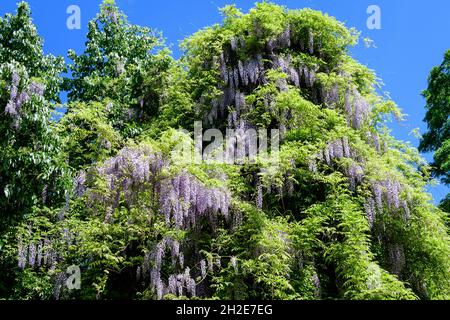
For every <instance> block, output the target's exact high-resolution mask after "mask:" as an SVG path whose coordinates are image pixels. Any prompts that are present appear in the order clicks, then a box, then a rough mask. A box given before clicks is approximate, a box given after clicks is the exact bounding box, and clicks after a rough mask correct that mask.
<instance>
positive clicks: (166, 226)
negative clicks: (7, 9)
mask: <svg viewBox="0 0 450 320" xmlns="http://www.w3.org/2000/svg"><path fill="white" fill-rule="evenodd" d="M222 13H223V15H224V21H223V23H222V24H217V25H214V26H211V27H208V28H205V29H203V30H200V31H198V32H197V33H195V34H194V35H192V36H191V37H189V38H187V39H186V40H185V41H184V42H183V44H182V48H183V50H184V55H183V57H182V58H181V59H180V60H179V61H175V60H174V59H173V58H171V56H170V52H169V51H168V50H167V49H166V48H165V47H164V45H163V42H162V40H161V37H160V35H158V34H156V33H154V32H153V31H152V30H150V29H148V28H141V27H137V26H133V25H131V24H129V23H128V22H127V20H126V18H125V16H124V15H123V13H122V12H120V10H119V9H118V7H117V6H116V5H115V4H114V1H105V3H104V4H103V5H102V6H101V9H100V13H99V15H98V16H97V17H96V18H95V19H93V20H92V21H91V22H90V23H89V33H88V41H87V44H86V49H85V52H84V53H83V54H81V55H76V54H75V53H74V52H73V51H71V52H69V56H70V57H71V59H72V60H73V63H72V64H71V65H70V66H69V67H70V70H71V71H72V77H71V78H70V79H65V88H66V89H67V90H68V91H69V104H68V108H67V109H68V110H67V113H66V114H65V115H64V117H63V118H62V119H61V120H60V121H58V122H57V123H54V122H51V121H50V115H51V111H52V110H53V109H52V108H54V102H55V101H56V97H55V96H52V95H51V94H52V92H54V93H57V92H58V90H59V88H58V86H57V85H59V84H61V79H60V78H59V77H58V74H59V73H60V72H61V71H62V68H63V65H62V64H61V63H60V61H59V60H58V59H56V58H50V57H45V56H43V55H42V54H39V55H36V57H35V56H34V55H33V59H28V58H27V59H22V60H20V59H19V58H18V61H16V62H14V63H16V64H17V66H15V68H16V69H18V70H20V71H18V73H20V75H21V79H25V80H21V84H20V88H21V89H22V88H24V87H26V85H27V83H26V81H31V80H28V79H31V78H32V77H34V78H39V79H41V81H46V82H45V84H47V83H48V85H49V87H50V88H53V87H52V86H55V87H54V88H55V91H50V93H49V96H47V95H44V97H33V98H32V99H31V100H30V101H28V102H27V104H25V105H24V107H23V111H21V114H22V113H23V119H28V118H29V119H30V120H27V121H29V122H24V120H21V121H22V122H21V123H20V126H19V128H17V126H16V128H14V126H12V127H11V122H12V121H14V117H12V116H11V115H10V114H7V113H6V112H5V113H2V114H1V117H0V120H1V122H0V130H3V131H4V136H6V137H8V138H7V139H6V140H5V141H4V142H3V144H2V149H1V153H0V156H1V158H0V159H1V161H2V165H3V167H2V171H1V178H0V184H1V187H2V189H0V191H1V190H3V189H4V190H5V191H6V193H5V195H1V194H0V201H1V203H0V206H1V207H0V210H1V212H2V215H3V214H4V213H7V212H9V211H8V210H12V209H11V208H18V206H17V204H12V203H10V202H8V201H19V199H22V200H23V201H25V200H26V201H30V199H34V200H33V202H32V203H27V206H23V207H20V210H18V211H17V214H21V217H22V219H21V220H19V221H17V222H16V223H14V224H12V223H8V228H6V229H4V230H5V231H2V234H1V235H2V237H1V240H0V241H2V242H0V253H1V255H0V262H1V263H2V267H3V270H7V271H6V272H5V274H4V275H2V277H3V278H2V279H1V280H0V297H1V298H14V299H87V300H92V299H296V300H313V299H361V300H364V299H373V300H377V299H380V300H397V299H405V300H407V299H449V298H450V280H449V279H450V277H449V274H450V260H449V259H448V258H449V256H450V238H449V234H448V228H447V226H446V225H445V216H444V213H443V212H442V211H441V210H440V209H438V208H436V207H435V206H434V205H432V202H431V200H432V199H431V197H430V195H429V194H427V193H426V192H425V187H426V184H427V181H428V180H429V178H430V176H431V173H430V168H429V167H428V166H427V165H426V163H425V162H424V160H423V159H422V158H421V157H420V155H419V153H418V151H417V150H416V149H414V148H411V147H410V146H409V145H408V144H406V143H403V142H401V141H396V140H395V139H394V138H392V136H391V135H390V133H389V130H388V128H387V122H388V121H389V119H390V118H391V117H392V116H395V117H397V118H401V117H402V113H401V111H400V110H399V109H398V108H397V106H396V105H395V103H394V102H393V101H391V100H390V99H389V98H388V97H385V96H382V95H380V94H379V93H378V91H377V90H376V88H377V86H379V85H380V84H379V83H377V82H376V81H377V80H376V79H377V78H376V76H375V74H374V72H373V71H371V70H369V69H368V68H367V67H365V66H363V65H361V64H359V63H358V62H357V61H355V60H354V59H352V58H351V57H350V55H349V53H348V48H349V47H351V46H353V45H355V44H356V43H357V40H358V34H357V32H356V31H355V30H353V29H348V28H347V27H345V25H344V24H343V23H341V22H339V21H337V20H336V19H334V18H332V17H329V16H327V15H324V14H322V13H320V12H317V11H313V10H310V9H303V10H287V9H286V8H284V7H282V6H278V5H275V4H271V3H266V2H263V3H257V4H256V5H255V7H254V8H253V9H251V10H250V11H249V12H248V13H242V12H241V11H240V10H239V9H237V8H236V7H234V6H227V7H225V8H224V9H222ZM17 21H21V25H20V28H19V27H17V26H15V28H16V29H17V30H27V32H25V31H24V32H23V33H21V32H19V33H11V32H10V29H11V28H12V27H11V26H10V25H11V24H14V25H15V24H17V23H18V22H17ZM29 30H34V29H33V27H32V24H31V20H30V17H29V10H28V7H27V6H26V5H25V4H21V5H20V6H19V10H18V13H17V15H15V16H7V17H6V18H5V19H3V20H0V35H2V37H1V39H2V40H1V41H3V39H4V38H5V36H6V35H10V37H12V39H13V40H10V41H7V42H5V43H1V45H2V46H1V47H0V57H4V56H5V55H6V56H8V57H9V53H8V54H7V53H3V51H4V50H7V52H11V50H15V53H14V54H13V55H12V56H14V57H15V56H17V57H21V56H22V55H23V54H25V53H27V54H30V50H28V49H27V48H24V47H17V46H16V45H15V43H21V42H23V43H33V44H34V45H36V46H37V47H36V48H40V42H41V40H40V39H39V38H38V36H37V35H36V34H35V33H30V32H28V31H29ZM24 36H27V37H28V36H33V37H34V39H32V41H31V40H30V41H25V40H23V37H24ZM12 44H14V45H12ZM4 48H6V49H4ZM35 50H37V49H34V50H31V52H35ZM39 50H41V49H39ZM39 50H38V52H39ZM5 52H6V51H5ZM52 59H53V60H52ZM24 61H33V62H32V64H30V65H27V64H26V63H25V62H24ZM1 62H2V64H1V65H2V67H1V68H2V69H1V70H2V71H1V72H0V75H1V78H0V79H1V80H0V81H2V82H1V84H2V85H1V89H0V90H2V91H0V93H1V95H0V97H1V101H2V103H3V104H4V105H6V104H7V102H8V100H9V99H10V91H11V90H10V89H11V88H10V85H9V83H10V82H11V81H12V80H11V77H12V75H11V71H8V70H10V69H11V66H10V65H11V63H10V64H8V63H7V62H6V61H5V60H2V61H1ZM14 63H12V64H14ZM30 63H31V62H30ZM48 65H51V66H52V67H51V68H50V69H46V67H45V66H48ZM38 66H40V67H38ZM42 66H44V67H42ZM28 69H29V70H28ZM37 70H39V72H40V73H36V72H38V71H37ZM42 70H46V71H45V73H42V72H44V71H42ZM33 72H35V73H36V74H35V73H33ZM26 73H27V76H25V74H26ZM22 81H23V82H24V83H23V84H22ZM46 92H47V91H46ZM46 94H47V93H46ZM21 119H22V118H21ZM31 119H33V121H34V122H37V124H36V126H37V128H38V129H37V130H34V129H33V130H31V128H35V127H33V123H34V122H32V121H31ZM196 119H198V120H201V121H202V123H203V128H204V129H208V128H219V129H222V130H224V129H225V128H229V127H232V128H242V127H244V128H266V129H277V128H280V139H281V143H280V149H279V151H275V150H272V151H271V152H270V154H269V155H270V157H264V156H260V157H257V158H256V160H255V161H249V160H246V161H243V163H239V164H221V163H217V162H214V161H212V162H202V163H195V162H192V161H188V160H189V158H191V159H193V157H194V154H193V151H194V150H195V149H196V148H198V145H197V141H196V140H195V138H196V137H194V135H192V134H191V133H190V132H191V131H192V129H193V128H194V123H193V122H194V120H196ZM20 128H23V129H24V132H23V133H21V135H20V137H19V136H18V130H20ZM177 129H184V131H180V130H177ZM43 130H45V132H44V131H43ZM3 131H2V132H3ZM30 132H31V133H32V134H30ZM27 141H30V142H27ZM23 143H26V145H25V146H22V145H19V144H23ZM275 143H276V142H275V141H274V140H272V141H271V142H270V143H269V144H270V146H274V145H275ZM30 145H32V146H34V147H35V148H36V151H35V152H39V153H40V154H41V155H42V157H43V158H42V159H41V158H36V156H35V155H33V153H32V152H31V153H30V151H29V150H30V148H31V147H30ZM47 145H48V147H47ZM442 145H443V146H445V143H443V144H442ZM50 146H51V147H50ZM57 146H58V147H57ZM180 147H182V148H180ZM174 150H177V151H178V152H179V153H175V152H174ZM15 153H21V154H22V156H23V157H27V159H28V157H30V158H31V159H39V161H41V160H42V162H39V161H38V162H37V163H34V166H29V165H27V162H20V165H21V167H19V166H18V165H16V164H14V166H12V165H11V163H15V162H14V161H16V159H18V157H17V156H16V155H15ZM441 153H442V154H448V153H445V150H444V151H443V152H441ZM437 156H438V157H439V152H438V153H437ZM47 157H48V160H47ZM273 159H278V161H277V162H274V161H273ZM37 164H39V165H37ZM43 164H45V165H43ZM13 168H14V169H13ZM18 168H23V169H20V170H21V171H18V170H19V169H18ZM24 170H28V171H26V172H29V173H27V176H26V177H27V178H26V179H28V180H19V178H20V177H22V175H21V173H20V172H25V171H24ZM65 170H67V172H68V173H71V179H70V181H71V182H72V183H71V185H70V186H67V185H64V184H63V182H65V181H67V176H66V171H65ZM30 176H33V177H36V178H39V179H43V180H44V181H46V180H45V179H49V180H50V181H51V182H52V183H51V184H50V183H49V184H48V190H52V192H53V193H54V194H55V197H56V195H63V198H64V195H65V200H66V201H65V203H64V201H62V203H61V199H59V198H58V197H56V198H55V200H51V201H44V202H40V201H38V200H35V198H36V197H37V195H39V191H40V190H41V189H40V188H41V185H40V184H39V183H32V184H30V180H29V177H30ZM24 179H25V178H24ZM60 180H61V182H59V181H60ZM37 181H40V180H37ZM42 183H44V182H42ZM26 186H28V188H27V189H26V190H25V191H24V190H23V189H24V188H25V187H26ZM62 186H64V187H63V188H62V191H60V189H58V188H59V187H62ZM19 188H21V189H19ZM34 188H36V190H35V189H34ZM53 189H54V190H55V191H53ZM17 192H20V196H17ZM48 192H50V191H48ZM58 192H59V193H58ZM2 197H3V198H2ZM5 197H6V198H5ZM4 199H5V200H4ZM8 199H11V200H8ZM14 199H17V200H14ZM22 200H21V201H22ZM71 265H76V266H80V268H81V276H82V278H81V289H80V290H68V289H67V288H66V287H65V285H64V281H65V276H66V273H65V271H66V270H67V267H69V266H71Z"/></svg>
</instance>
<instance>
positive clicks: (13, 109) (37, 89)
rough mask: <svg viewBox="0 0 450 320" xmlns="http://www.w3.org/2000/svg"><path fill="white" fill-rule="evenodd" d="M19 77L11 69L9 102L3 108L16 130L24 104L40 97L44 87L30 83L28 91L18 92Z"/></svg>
mask: <svg viewBox="0 0 450 320" xmlns="http://www.w3.org/2000/svg"><path fill="white" fill-rule="evenodd" d="M20 80H21V78H20V75H19V73H18V72H17V70H15V69H14V68H12V75H11V84H10V86H8V90H9V92H10V96H9V101H8V103H7V104H6V107H5V113H6V114H7V115H9V116H11V117H12V118H13V119H14V123H13V126H14V127H15V128H16V129H17V128H18V126H19V121H20V117H21V116H20V112H21V109H22V107H23V105H24V104H26V103H27V102H29V101H30V99H31V96H33V95H37V96H40V97H42V96H43V95H44V91H45V86H44V85H43V84H41V83H36V82H32V83H31V84H30V85H29V87H28V89H26V90H23V91H22V92H20V90H19V87H20Z"/></svg>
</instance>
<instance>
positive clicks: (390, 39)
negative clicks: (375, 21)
mask: <svg viewBox="0 0 450 320" xmlns="http://www.w3.org/2000/svg"><path fill="white" fill-rule="evenodd" d="M16 2H18V1H16V0H2V3H1V5H0V14H1V15H4V14H5V13H7V12H12V11H14V9H15V5H16ZM28 2H29V3H30V5H31V9H32V11H33V18H34V22H35V23H36V25H37V27H38V31H39V33H40V34H41V36H43V38H44V39H45V51H46V52H47V53H52V54H55V55H63V56H65V55H66V53H67V50H68V49H74V50H75V51H77V52H81V51H82V50H83V46H84V42H85V35H86V31H87V23H88V21H89V20H90V19H92V18H93V17H94V16H95V14H96V12H97V11H98V6H99V4H100V3H101V0H95V1H94V0H45V1H43V0H29V1H28ZM116 2H117V3H118V5H119V6H120V7H121V9H122V10H123V11H124V12H125V13H126V14H127V15H128V18H129V20H130V22H131V23H134V24H139V25H146V26H149V27H152V28H155V29H158V30H160V31H162V32H163V34H164V36H165V37H166V38H167V42H168V44H170V45H171V48H172V50H173V52H174V56H176V57H178V56H179V55H180V51H179V50H178V43H179V41H180V40H182V39H184V38H185V37H186V36H188V35H190V34H192V33H194V32H195V31H197V30H199V29H201V28H203V27H206V26H208V25H211V24H214V23H218V22H220V21H221V16H220V13H219V12H218V10H217V9H218V8H219V7H223V6H224V5H226V4H231V3H235V4H236V5H237V6H238V7H239V8H241V9H243V10H244V11H247V10H248V9H249V8H251V7H252V6H253V3H254V2H255V1H253V0H235V1H233V0H192V1H186V0H166V1H160V0H150V1H149V0H117V1H116ZM273 2H275V3H278V4H282V5H285V6H287V7H288V8H292V9H297V8H304V7H310V8H313V9H317V10H320V11H323V12H326V13H328V14H329V15H332V16H335V17H336V18H337V19H339V20H341V21H343V22H345V24H346V25H347V26H348V27H356V28H357V29H358V30H359V31H361V33H362V37H370V38H371V39H373V40H374V41H375V45H376V48H366V47H365V46H364V45H363V44H362V43H361V44H360V45H359V46H357V47H356V48H354V49H352V55H353V56H354V57H355V58H356V59H357V60H359V61H360V62H362V63H364V64H366V65H367V66H369V67H370V68H371V69H374V70H375V71H376V73H377V75H378V76H379V77H380V78H381V79H382V80H383V82H384V84H385V87H384V90H385V91H387V92H389V93H390V95H391V97H392V99H393V100H394V101H396V102H397V104H398V105H399V106H400V107H401V108H402V109H403V111H404V113H406V114H407V115H408V117H407V120H406V121H405V122H402V123H393V124H392V126H391V127H392V129H393V134H394V136H395V137H396V138H399V139H401V140H404V141H410V142H411V144H412V145H414V146H417V145H418V140H417V139H416V138H415V137H414V136H412V135H411V134H410V132H411V131H412V130H413V129H415V128H420V132H422V133H424V132H425V131H426V124H425V123H423V122H422V119H423V118H424V116H425V109H424V105H425V102H424V99H423V98H422V97H421V95H420V93H421V91H422V90H423V89H425V88H426V87H427V76H428V74H429V71H430V70H431V68H432V67H433V66H435V65H438V64H440V62H441V61H442V59H443V54H444V52H445V51H446V50H447V49H449V48H450V41H449V40H450V36H449V35H450V19H449V18H448V14H449V12H450V1H448V0H428V1H410V0H370V1H368V0H333V1H330V0H273ZM70 5H78V6H79V7H80V9H81V19H82V21H81V23H82V28H81V29H80V30H69V29H68V28H67V27H66V20H67V18H68V16H69V15H68V14H66V9H67V7H68V6H70ZM369 5H378V6H379V7H380V8H381V19H382V20H381V21H382V26H381V29H380V30H369V29H368V28H367V26H366V21H367V18H368V17H369V15H368V14H367V13H366V10H367V8H368V6H369ZM426 157H427V159H430V155H426ZM430 191H431V192H432V193H433V195H434V197H435V199H436V200H439V199H442V197H444V195H445V194H446V193H447V192H449V189H448V188H446V187H444V186H436V187H430Z"/></svg>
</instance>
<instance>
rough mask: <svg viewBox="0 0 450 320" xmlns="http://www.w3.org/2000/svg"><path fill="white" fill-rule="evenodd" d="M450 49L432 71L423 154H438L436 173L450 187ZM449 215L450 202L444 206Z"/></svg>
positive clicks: (427, 94) (425, 92) (426, 97)
mask: <svg viewBox="0 0 450 320" xmlns="http://www.w3.org/2000/svg"><path fill="white" fill-rule="evenodd" d="M449 87H450V50H449V51H447V52H446V53H445V57H444V61H443V62H442V64H441V65H440V66H438V67H435V68H433V70H431V73H430V76H429V78H428V89H427V90H425V91H424V92H423V96H424V97H425V99H426V100H427V106H426V108H427V110H428V112H427V114H426V117H425V121H426V122H427V123H428V129H429V131H428V132H427V133H425V134H424V136H423V139H422V142H421V144H420V148H419V149H420V150H421V151H424V152H426V151H435V152H436V153H435V156H434V164H433V170H434V173H435V174H436V176H438V177H442V180H443V182H444V183H445V184H450V157H449V155H450V122H449V116H450V101H449V99H450V98H449V97H450V92H449ZM442 208H443V209H444V210H445V209H446V211H447V212H449V210H448V200H445V201H444V202H443V203H442Z"/></svg>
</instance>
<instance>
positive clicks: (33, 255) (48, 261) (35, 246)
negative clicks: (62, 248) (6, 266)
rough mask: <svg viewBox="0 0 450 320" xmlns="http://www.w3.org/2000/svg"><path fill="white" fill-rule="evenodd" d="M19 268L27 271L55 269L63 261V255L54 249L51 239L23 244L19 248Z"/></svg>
mask: <svg viewBox="0 0 450 320" xmlns="http://www.w3.org/2000/svg"><path fill="white" fill-rule="evenodd" d="M17 251H18V267H19V268H20V269H22V270H23V269H25V268H26V267H27V266H29V267H30V268H40V267H44V266H46V267H54V265H55V263H57V262H58V261H59V260H61V255H60V253H58V252H57V251H56V250H55V249H54V248H53V244H52V242H51V241H50V240H49V239H45V240H43V241H38V242H31V243H29V244H27V245H24V244H23V243H20V244H19V247H18V250H17Z"/></svg>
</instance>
